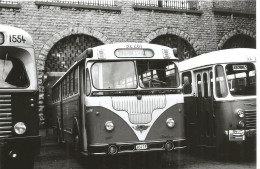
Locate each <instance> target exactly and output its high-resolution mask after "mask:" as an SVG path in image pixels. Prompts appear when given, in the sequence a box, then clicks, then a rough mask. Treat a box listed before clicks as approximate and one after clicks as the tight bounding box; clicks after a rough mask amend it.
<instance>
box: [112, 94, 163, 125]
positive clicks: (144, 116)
mask: <svg viewBox="0 0 260 169" xmlns="http://www.w3.org/2000/svg"><path fill="white" fill-rule="evenodd" d="M112 104H113V108H114V109H115V110H118V111H126V112H127V113H128V116H129V120H130V122H131V123H133V124H141V123H142V124H143V123H149V122H150V121H151V120H152V113H153V111H154V110H156V109H163V108H164V107H165V106H166V98H165V95H146V96H142V98H141V99H140V100H138V99H137V96H117V97H112Z"/></svg>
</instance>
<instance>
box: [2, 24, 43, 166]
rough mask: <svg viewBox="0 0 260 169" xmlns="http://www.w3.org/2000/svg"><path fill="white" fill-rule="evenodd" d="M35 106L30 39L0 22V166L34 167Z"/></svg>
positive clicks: (36, 142) (37, 140) (36, 145)
mask: <svg viewBox="0 0 260 169" xmlns="http://www.w3.org/2000/svg"><path fill="white" fill-rule="evenodd" d="M37 105H38V90H37V76H36V63H35V57H34V49H33V41H32V38H31V36H30V35H29V34H28V33H26V32H25V31H23V30H21V29H18V28H15V27H10V26H5V25H0V153H1V156H0V168H17V169H18V168H19V169H30V168H33V161H34V155H35V154H36V153H39V148H40V137H39V133H38V132H39V131H38V126H39V123H38V121H39V120H38V119H39V118H38V106H37Z"/></svg>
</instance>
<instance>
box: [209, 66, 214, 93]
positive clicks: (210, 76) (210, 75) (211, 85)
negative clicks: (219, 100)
mask: <svg viewBox="0 0 260 169" xmlns="http://www.w3.org/2000/svg"><path fill="white" fill-rule="evenodd" d="M209 78H210V93H209V95H210V96H213V75H212V71H210V73H209Z"/></svg>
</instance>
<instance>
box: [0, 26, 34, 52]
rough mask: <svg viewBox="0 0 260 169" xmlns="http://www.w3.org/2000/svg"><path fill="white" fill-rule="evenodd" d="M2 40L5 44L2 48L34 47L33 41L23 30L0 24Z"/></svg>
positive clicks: (2, 44)
mask: <svg viewBox="0 0 260 169" xmlns="http://www.w3.org/2000/svg"><path fill="white" fill-rule="evenodd" d="M0 39H3V40H4V42H2V43H0V46H17V47H33V40H32V37H31V35H30V34H29V33H27V32H26V31H24V30H23V29H20V28H16V27H13V26H8V25H1V24H0Z"/></svg>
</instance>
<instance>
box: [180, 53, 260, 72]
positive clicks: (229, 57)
mask: <svg viewBox="0 0 260 169" xmlns="http://www.w3.org/2000/svg"><path fill="white" fill-rule="evenodd" d="M255 61H256V49H249V48H234V49H225V50H218V51H214V52H209V53H205V54H202V55H199V56H196V57H194V58H191V59H188V60H185V61H182V62H180V63H179V69H180V71H185V70H190V69H195V68H199V67H204V66H209V65H215V64H221V63H241V62H255Z"/></svg>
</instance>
